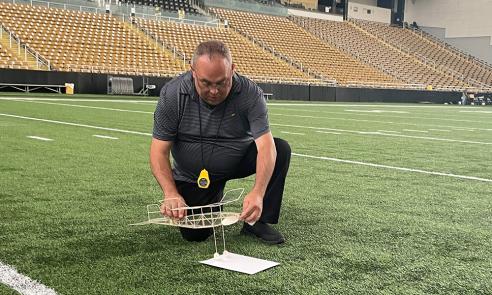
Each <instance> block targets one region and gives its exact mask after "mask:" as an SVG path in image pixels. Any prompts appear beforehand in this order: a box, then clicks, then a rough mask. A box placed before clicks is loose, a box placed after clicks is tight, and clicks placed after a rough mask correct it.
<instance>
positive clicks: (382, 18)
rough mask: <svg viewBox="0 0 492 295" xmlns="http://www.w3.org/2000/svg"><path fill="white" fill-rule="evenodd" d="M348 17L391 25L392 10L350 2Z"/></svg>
mask: <svg viewBox="0 0 492 295" xmlns="http://www.w3.org/2000/svg"><path fill="white" fill-rule="evenodd" d="M348 17H349V18H356V19H363V20H369V21H374V22H380V23H386V24H389V23H391V9H387V8H380V7H377V6H371V5H364V4H359V3H355V2H349V4H348Z"/></svg>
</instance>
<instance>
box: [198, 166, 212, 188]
mask: <svg viewBox="0 0 492 295" xmlns="http://www.w3.org/2000/svg"><path fill="white" fill-rule="evenodd" d="M196 182H197V183H198V187H199V188H208V186H209V185H210V178H209V177H208V171H207V170H206V169H203V170H202V171H200V175H199V176H198V180H197V181H196Z"/></svg>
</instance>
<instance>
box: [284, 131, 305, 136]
mask: <svg viewBox="0 0 492 295" xmlns="http://www.w3.org/2000/svg"><path fill="white" fill-rule="evenodd" d="M280 133H285V134H294V135H306V134H305V133H299V132H289V131H280Z"/></svg>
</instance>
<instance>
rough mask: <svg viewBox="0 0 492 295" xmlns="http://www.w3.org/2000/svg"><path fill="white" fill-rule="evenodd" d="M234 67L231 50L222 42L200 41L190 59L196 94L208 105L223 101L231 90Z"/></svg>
mask: <svg viewBox="0 0 492 295" xmlns="http://www.w3.org/2000/svg"><path fill="white" fill-rule="evenodd" d="M234 69H235V66H234V64H233V63H232V57H231V52H230V50H229V48H228V47H227V46H226V45H225V44H224V43H222V42H220V41H206V42H202V43H200V44H199V45H198V47H197V48H196V49H195V52H194V53H193V58H192V59H191V71H192V73H193V80H194V83H195V88H196V91H197V92H198V95H199V96H200V97H201V98H202V99H203V100H205V101H206V102H207V103H208V104H210V105H218V104H219V103H221V102H223V101H224V100H225V99H226V97H227V95H229V92H230V91H231V87H232V76H233V74H234Z"/></svg>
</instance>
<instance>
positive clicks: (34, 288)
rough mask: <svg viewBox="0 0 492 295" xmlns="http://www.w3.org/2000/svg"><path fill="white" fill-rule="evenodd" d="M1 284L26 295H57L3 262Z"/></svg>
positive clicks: (0, 274)
mask: <svg viewBox="0 0 492 295" xmlns="http://www.w3.org/2000/svg"><path fill="white" fill-rule="evenodd" d="M0 283H2V284H4V285H7V286H8V287H10V288H12V289H14V290H15V291H17V292H19V293H21V294H24V295H56V292H55V291H54V290H53V289H50V288H48V287H46V286H45V285H43V284H41V283H38V282H36V281H35V280H33V279H31V278H29V277H27V276H25V275H23V274H21V273H19V272H17V270H15V268H13V267H12V266H10V265H8V264H4V263H2V262H1V261H0Z"/></svg>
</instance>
